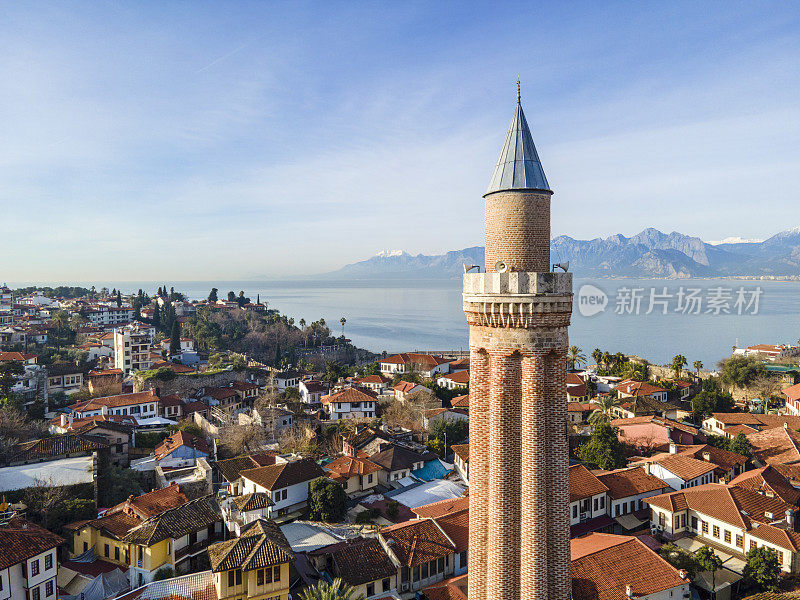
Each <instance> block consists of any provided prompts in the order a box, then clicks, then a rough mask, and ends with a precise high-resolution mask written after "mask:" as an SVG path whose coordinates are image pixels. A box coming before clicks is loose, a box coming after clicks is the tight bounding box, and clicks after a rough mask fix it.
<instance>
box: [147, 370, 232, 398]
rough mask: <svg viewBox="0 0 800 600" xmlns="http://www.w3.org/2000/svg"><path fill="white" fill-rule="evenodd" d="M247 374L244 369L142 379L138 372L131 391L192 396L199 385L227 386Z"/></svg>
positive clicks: (183, 396) (184, 396)
mask: <svg viewBox="0 0 800 600" xmlns="http://www.w3.org/2000/svg"><path fill="white" fill-rule="evenodd" d="M246 376H247V373H246V372H245V371H234V370H230V371H222V372H218V373H212V374H210V375H204V374H202V373H199V374H190V375H176V376H175V378H174V379H170V380H169V381H163V380H161V379H156V378H151V379H143V378H142V377H141V376H140V375H139V374H137V373H134V375H133V391H134V392H144V391H148V390H157V391H158V395H159V396H169V395H170V394H177V395H178V396H180V397H182V398H188V397H189V396H193V395H194V393H195V392H196V391H197V390H199V389H200V388H201V387H227V386H228V384H229V383H231V382H233V381H244V380H245V378H246Z"/></svg>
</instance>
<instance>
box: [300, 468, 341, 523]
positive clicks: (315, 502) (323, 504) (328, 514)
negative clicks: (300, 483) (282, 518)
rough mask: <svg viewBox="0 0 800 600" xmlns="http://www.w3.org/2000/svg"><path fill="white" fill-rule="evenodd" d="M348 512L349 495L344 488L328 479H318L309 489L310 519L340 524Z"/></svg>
mask: <svg viewBox="0 0 800 600" xmlns="http://www.w3.org/2000/svg"><path fill="white" fill-rule="evenodd" d="M346 512H347V494H346V493H345V491H344V489H343V488H342V486H341V485H340V484H338V483H336V482H335V481H331V480H330V479H328V478H327V477H317V478H316V479H315V480H314V481H312V482H311V483H310V484H309V488H308V518H309V519H311V520H314V521H324V522H326V523H338V522H340V521H342V520H343V519H344V515H345V513H346Z"/></svg>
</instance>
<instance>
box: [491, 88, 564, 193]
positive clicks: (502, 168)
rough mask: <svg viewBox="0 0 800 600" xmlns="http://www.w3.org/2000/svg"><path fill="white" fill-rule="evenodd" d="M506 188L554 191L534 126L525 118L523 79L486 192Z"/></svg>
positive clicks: (499, 190) (500, 190)
mask: <svg viewBox="0 0 800 600" xmlns="http://www.w3.org/2000/svg"><path fill="white" fill-rule="evenodd" d="M506 190H543V191H548V192H549V191H551V190H550V186H549V184H548V183H547V177H545V175H544V169H543V168H542V163H541V161H540V160H539V154H538V153H537V152H536V146H534V145H533V137H532V136H531V130H530V129H529V128H528V122H527V121H526V120H525V113H524V112H522V103H521V102H520V93H519V81H517V110H516V111H515V112H514V119H513V120H512V121H511V127H509V128H508V133H507V134H506V142H505V144H503V150H502V151H501V152H500V158H499V159H498V160H497V166H496V167H495V168H494V173H493V174H492V180H491V181H490V182H489V189H488V190H486V194H484V196H486V195H488V194H492V193H494V192H502V191H506Z"/></svg>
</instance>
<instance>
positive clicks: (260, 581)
mask: <svg viewBox="0 0 800 600" xmlns="http://www.w3.org/2000/svg"><path fill="white" fill-rule="evenodd" d="M256 585H264V569H259V570H258V571H256Z"/></svg>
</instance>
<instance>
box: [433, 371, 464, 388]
mask: <svg viewBox="0 0 800 600" xmlns="http://www.w3.org/2000/svg"><path fill="white" fill-rule="evenodd" d="M436 384H437V385H438V386H439V387H443V388H446V389H448V390H465V389H467V388H468V387H469V371H456V372H455V373H448V374H446V375H440V376H439V377H437V378H436Z"/></svg>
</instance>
